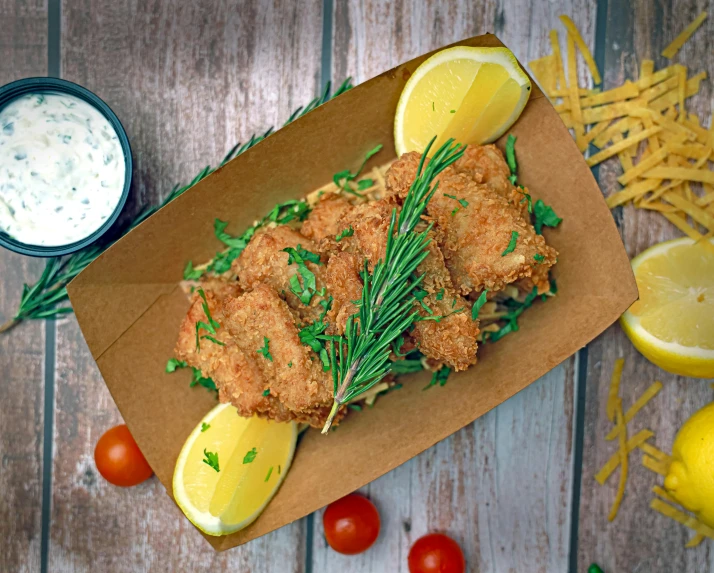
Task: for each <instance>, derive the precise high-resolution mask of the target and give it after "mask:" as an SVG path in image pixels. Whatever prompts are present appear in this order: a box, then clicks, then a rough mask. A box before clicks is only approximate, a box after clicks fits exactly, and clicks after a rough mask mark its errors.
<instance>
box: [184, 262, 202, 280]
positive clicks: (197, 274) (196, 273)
mask: <svg viewBox="0 0 714 573" xmlns="http://www.w3.org/2000/svg"><path fill="white" fill-rule="evenodd" d="M202 276H203V271H202V270H200V269H194V268H193V262H192V261H189V262H187V263H186V268H184V270H183V278H184V280H187V281H196V280H198V279H200V278H201V277H202Z"/></svg>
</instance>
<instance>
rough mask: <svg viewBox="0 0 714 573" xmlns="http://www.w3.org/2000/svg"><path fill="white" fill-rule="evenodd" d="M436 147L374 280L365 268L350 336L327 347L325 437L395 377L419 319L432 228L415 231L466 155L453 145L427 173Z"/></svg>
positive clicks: (392, 227)
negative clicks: (394, 359) (398, 355)
mask: <svg viewBox="0 0 714 573" xmlns="http://www.w3.org/2000/svg"><path fill="white" fill-rule="evenodd" d="M433 143H434V140H433V139H432V141H431V142H430V143H429V145H428V146H427V148H426V150H425V151H424V154H423V155H422V158H421V161H420V163H419V168H418V170H417V177H416V179H415V180H414V182H413V183H412V185H411V187H410V188H409V192H408V193H407V196H406V198H405V199H404V204H403V206H402V210H401V212H400V213H399V215H397V211H396V209H395V210H393V211H392V218H391V221H390V224H389V232H388V235H387V249H386V254H385V257H384V260H380V261H378V262H377V264H376V265H375V266H374V270H373V271H372V273H371V274H370V273H369V270H368V267H367V264H366V262H365V267H364V270H363V271H362V273H361V275H362V281H363V283H364V286H363V287H362V297H361V299H360V301H359V302H358V307H359V310H358V312H357V313H356V314H355V315H352V316H350V317H349V318H348V319H347V324H346V326H345V334H344V335H342V336H338V337H334V338H333V339H332V340H330V341H329V343H328V344H329V347H330V364H331V367H332V368H331V369H332V380H333V389H334V401H333V405H332V410H331V411H330V415H329V417H328V418H327V421H326V422H325V426H324V427H323V429H322V433H323V434H326V433H327V432H328V431H329V429H330V426H331V425H332V421H333V420H334V418H335V416H336V415H337V412H338V411H339V409H340V406H342V405H344V404H347V403H348V402H350V401H351V400H354V399H355V397H357V396H359V395H360V394H362V393H363V392H366V391H367V390H369V389H370V388H372V386H374V385H375V384H377V383H378V382H379V381H380V380H382V378H384V376H386V375H387V374H388V373H389V372H390V369H391V363H390V360H389V356H390V353H391V345H392V343H393V342H394V341H395V340H397V338H399V336H401V335H402V333H403V332H404V331H405V330H407V329H408V328H409V326H411V324H412V323H414V322H415V321H416V320H418V318H419V313H418V311H417V310H416V309H415V307H414V300H415V298H414V294H413V293H414V290H415V288H416V287H417V286H418V285H419V284H420V283H421V281H422V278H423V277H422V276H419V277H417V278H415V279H412V277H413V275H414V273H415V272H416V269H417V267H418V266H419V264H420V263H421V262H422V261H423V260H424V258H425V257H426V256H427V254H428V251H427V246H428V245H429V241H430V239H429V237H428V234H429V231H430V230H431V225H429V226H428V227H427V228H426V229H425V230H424V231H421V232H416V231H415V230H414V229H415V228H416V226H417V224H418V223H419V222H420V221H421V216H422V214H423V213H424V209H426V205H427V203H428V202H429V200H430V199H431V198H432V196H433V195H434V193H435V192H436V189H437V186H438V183H437V184H435V185H434V186H433V187H431V184H432V182H433V181H434V178H435V177H436V176H437V175H438V174H439V173H441V172H442V171H443V170H444V169H446V168H447V167H448V166H449V165H451V164H452V163H453V162H454V161H456V160H457V159H459V157H461V156H462V155H463V153H464V149H465V148H464V147H463V146H461V145H459V144H455V143H454V141H453V140H452V139H450V140H449V141H447V142H446V143H444V145H442V146H441V147H440V148H439V149H438V150H437V151H436V152H435V153H434V155H433V157H432V158H431V160H430V161H429V164H428V165H427V166H426V167H425V166H424V162H425V158H426V157H427V155H428V154H429V149H430V148H431V146H432V145H433Z"/></svg>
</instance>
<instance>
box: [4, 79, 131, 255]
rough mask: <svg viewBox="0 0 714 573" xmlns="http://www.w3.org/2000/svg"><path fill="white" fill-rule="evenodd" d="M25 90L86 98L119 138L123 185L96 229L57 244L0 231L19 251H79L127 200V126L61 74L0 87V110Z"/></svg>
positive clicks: (95, 97)
mask: <svg viewBox="0 0 714 573" xmlns="http://www.w3.org/2000/svg"><path fill="white" fill-rule="evenodd" d="M28 93H62V94H67V95H72V96H75V97H78V98H79V99H81V100H83V101H85V102H87V103H88V104H89V105H91V106H92V107H93V108H95V109H96V110H97V111H99V113H101V114H102V115H103V116H104V117H105V118H106V119H107V121H109V123H110V125H111V126H112V127H113V128H114V131H116V133H117V137H118V138H119V144H120V145H121V149H122V153H123V154H124V171H125V173H124V188H123V189H122V193H121V196H120V197H119V202H118V203H117V205H116V207H115V208H114V211H112V214H111V215H110V216H109V217H108V218H107V220H106V221H104V223H103V224H102V226H101V227H99V228H98V229H97V230H95V231H94V232H92V233H91V234H90V235H87V236H86V237H84V238H83V239H80V240H79V241H75V242H74V243H69V244H66V245H56V246H49V247H44V246H41V245H29V244H27V243H23V242H21V241H18V240H16V239H13V238H12V237H10V236H9V235H8V234H7V233H4V232H3V231H0V246H3V247H5V248H6V249H9V250H11V251H14V252H16V253H19V254H21V255H29V256H32V257H59V256H62V255H68V254H70V253H74V252H76V251H79V250H81V249H83V248H85V247H87V246H89V245H91V244H92V243H94V242H95V241H97V240H99V239H100V238H101V237H102V236H103V235H104V234H106V233H107V231H109V229H110V228H111V227H112V225H113V224H114V223H115V222H116V220H117V219H118V218H119V215H120V214H121V212H122V210H123V209H124V206H125V205H126V201H127V199H128V197H129V189H130V188H131V182H132V174H133V164H134V162H133V158H132V154H131V145H130V144H129V138H128V136H127V134H126V130H125V129H124V126H123V125H122V123H121V121H119V118H118V117H117V116H116V114H115V113H114V111H113V110H112V109H111V108H110V107H109V106H108V105H107V104H106V102H105V101H104V100H102V99H101V98H100V97H99V96H98V95H96V94H95V93H93V92H91V91H90V90H88V89H87V88H85V87H83V86H80V85H79V84H76V83H74V82H70V81H68V80H64V79H61V78H49V77H30V78H22V79H19V80H15V81H13V82H10V83H8V84H5V85H3V86H1V87H0V110H2V109H3V108H4V107H5V106H6V105H8V104H9V103H11V102H13V101H15V100H16V99H17V98H19V97H20V96H22V95H25V94H28Z"/></svg>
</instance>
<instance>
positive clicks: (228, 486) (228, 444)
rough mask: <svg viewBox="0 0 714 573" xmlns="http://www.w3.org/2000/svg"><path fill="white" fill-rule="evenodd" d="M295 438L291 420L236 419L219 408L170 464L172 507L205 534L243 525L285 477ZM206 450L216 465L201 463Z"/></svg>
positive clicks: (223, 532)
mask: <svg viewBox="0 0 714 573" xmlns="http://www.w3.org/2000/svg"><path fill="white" fill-rule="evenodd" d="M297 436H298V432H297V425H296V424H295V423H294V422H289V423H278V422H270V421H268V420H264V419H262V418H258V417H253V418H242V417H241V416H239V415H238V412H237V410H236V409H235V408H234V407H233V406H231V405H230V404H219V405H218V406H216V407H215V408H213V410H211V411H210V412H209V413H208V414H206V416H205V417H204V418H203V420H201V423H200V424H199V425H198V426H196V428H195V429H194V430H193V432H191V435H190V436H189V437H188V439H187V440H186V443H185V444H184V446H183V449H182V450H181V453H180V454H179V457H178V459H177V460H176V469H175V470H174V480H173V490H174V491H173V495H174V499H175V500H176V503H177V504H178V506H179V507H180V508H181V511H183V512H184V514H185V515H186V517H188V519H189V520H190V521H191V523H193V524H194V525H195V526H196V527H198V528H199V529H200V530H201V531H203V532H204V533H207V534H209V535H227V534H229V533H234V532H235V531H238V530H240V529H243V528H244V527H247V526H248V525H250V524H251V523H253V521H255V519H256V518H257V517H258V516H259V515H260V513H261V512H262V511H263V509H265V506H266V505H268V502H269V501H270V500H271V499H272V497H273V496H274V495H275V492H276V491H277V490H278V488H279V487H280V484H281V483H282V481H283V479H285V475H286V474H287V472H288V469H289V468H290V463H291V462H292V459H293V453H294V452H295V443H296V441H297ZM206 452H207V453H208V456H210V457H211V458H212V459H213V460H214V461H215V460H217V464H216V463H214V464H213V465H209V464H207V463H205V462H204V460H205V459H206V457H207V454H206ZM214 454H215V455H216V456H217V457H216V458H214V457H213V455H214ZM216 465H217V466H218V470H219V471H216V469H215V466H216Z"/></svg>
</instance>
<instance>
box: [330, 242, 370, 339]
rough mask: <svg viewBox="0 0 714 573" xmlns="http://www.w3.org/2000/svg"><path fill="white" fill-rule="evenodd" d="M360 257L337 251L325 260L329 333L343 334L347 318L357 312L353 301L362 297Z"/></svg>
mask: <svg viewBox="0 0 714 573" xmlns="http://www.w3.org/2000/svg"><path fill="white" fill-rule="evenodd" d="M359 269H360V258H359V257H358V256H357V255H355V254H353V253H348V252H346V251H337V252H335V253H334V254H333V255H332V256H331V257H330V260H329V261H328V262H327V270H326V271H325V282H326V283H327V292H328V293H329V294H330V295H331V296H332V307H331V308H330V310H329V312H328V313H327V321H328V322H329V323H330V327H329V334H344V332H345V324H346V323H347V319H348V318H349V317H350V316H351V315H353V314H355V313H356V312H357V306H356V305H355V304H354V301H356V300H359V299H360V298H361V297H362V279H361V277H360V275H359Z"/></svg>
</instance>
